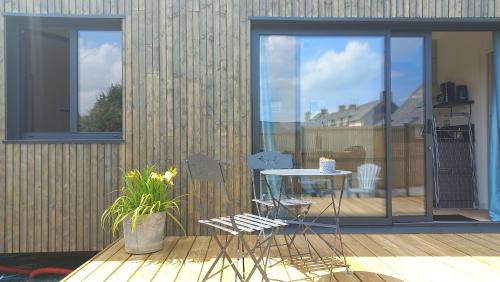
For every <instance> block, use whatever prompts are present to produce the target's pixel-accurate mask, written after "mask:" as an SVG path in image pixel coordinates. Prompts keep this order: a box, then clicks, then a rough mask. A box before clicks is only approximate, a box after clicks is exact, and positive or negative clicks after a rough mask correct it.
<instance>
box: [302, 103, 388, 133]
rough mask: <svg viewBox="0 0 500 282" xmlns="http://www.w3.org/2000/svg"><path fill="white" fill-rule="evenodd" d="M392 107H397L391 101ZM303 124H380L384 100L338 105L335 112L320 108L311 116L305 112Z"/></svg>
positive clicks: (327, 125) (338, 125)
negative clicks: (319, 110)
mask: <svg viewBox="0 0 500 282" xmlns="http://www.w3.org/2000/svg"><path fill="white" fill-rule="evenodd" d="M392 109H393V110H395V109H397V106H396V105H395V104H394V103H393V104H392ZM305 115H306V116H305V120H306V123H305V126H312V127H315V126H317V127H363V126H371V125H378V124H382V123H383V121H384V116H385V106H384V101H383V100H382V101H380V100H377V101H373V102H369V103H366V104H361V105H355V104H351V105H348V106H346V105H340V106H339V107H338V110H337V111H336V112H329V111H328V109H321V112H319V113H317V114H315V115H314V116H312V117H311V114H310V113H306V114H305Z"/></svg>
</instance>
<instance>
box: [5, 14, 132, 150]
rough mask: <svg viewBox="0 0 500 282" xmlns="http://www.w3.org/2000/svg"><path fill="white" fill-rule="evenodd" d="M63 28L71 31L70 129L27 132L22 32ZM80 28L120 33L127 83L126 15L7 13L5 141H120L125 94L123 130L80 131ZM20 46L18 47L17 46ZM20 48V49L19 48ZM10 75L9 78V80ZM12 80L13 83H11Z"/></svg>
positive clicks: (81, 29) (121, 140)
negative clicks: (124, 19) (75, 15)
mask: <svg viewBox="0 0 500 282" xmlns="http://www.w3.org/2000/svg"><path fill="white" fill-rule="evenodd" d="M61 26H62V27H64V28H67V29H68V30H69V31H70V34H71V35H70V47H69V48H70V58H69V61H70V81H69V84H70V91H69V95H70V102H69V103H70V104H69V106H70V107H69V110H70V117H69V119H70V120H69V123H70V127H69V131H67V132H28V131H26V130H25V118H26V114H27V111H28V110H27V109H26V106H25V99H26V97H27V94H26V92H25V89H24V87H23V84H24V83H23V80H24V78H23V76H24V71H25V67H26V66H25V59H26V58H25V57H24V56H23V54H24V52H23V51H24V50H23V49H24V48H22V46H23V45H24V44H22V40H23V38H22V31H23V30H25V29H30V28H31V29H33V28H34V27H36V29H37V30H40V29H42V30H43V28H44V27H45V28H50V27H61ZM81 31H110V32H112V31H119V32H121V48H122V50H121V60H122V78H121V81H122V85H124V84H125V83H124V80H125V76H124V73H123V72H124V48H125V47H124V45H125V41H124V33H123V17H121V16H117V17H107V16H106V17H92V16H90V17H38V16H30V15H15V16H12V15H7V16H6V37H5V39H4V40H5V43H6V44H5V45H6V47H7V48H6V50H5V52H6V54H9V56H6V57H7V60H6V68H5V72H6V77H7V78H8V79H7V81H6V84H7V88H6V90H7V93H6V99H7V105H8V107H9V109H12V110H10V111H9V110H6V123H7V124H6V129H7V130H6V135H5V140H4V141H3V143H121V142H123V141H124V140H123V136H124V135H123V130H124V124H125V123H124V120H125V118H124V107H123V105H124V103H123V102H124V101H125V99H124V95H123V94H124V93H122V109H121V111H122V130H121V131H119V132H79V131H78V87H79V81H78V68H79V65H78V59H79V58H78V52H79V48H78V40H79V38H78V34H79V32H81ZM16 47H17V48H16ZM17 50H19V51H17ZM9 78H10V79H9ZM9 81H10V83H8V82H9Z"/></svg>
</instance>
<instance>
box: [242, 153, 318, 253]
mask: <svg viewBox="0 0 500 282" xmlns="http://www.w3.org/2000/svg"><path fill="white" fill-rule="evenodd" d="M247 167H248V169H249V170H250V175H251V176H252V177H251V183H252V189H253V194H254V195H253V196H254V199H253V201H254V202H255V205H256V208H257V212H258V214H259V215H260V216H265V217H268V218H276V217H277V216H279V214H280V210H282V209H284V210H285V211H286V212H287V213H290V214H292V219H291V220H285V222H287V223H291V224H295V225H298V226H299V228H298V229H297V231H296V232H293V233H292V235H290V234H288V233H286V232H283V235H284V239H285V245H286V247H287V250H288V255H289V257H290V259H291V260H293V255H292V252H291V250H290V249H291V247H292V245H293V246H295V244H294V242H295V239H296V237H297V235H298V230H303V229H304V228H305V226H303V224H302V223H303V222H304V219H305V216H306V215H307V214H308V212H309V210H310V208H311V206H312V204H313V203H312V202H310V201H304V200H301V199H296V198H294V197H290V195H289V194H288V193H287V192H286V190H285V189H284V188H285V185H284V184H285V179H284V178H282V179H281V181H280V182H281V183H280V187H279V193H278V194H279V195H275V193H274V192H273V189H271V185H270V183H269V179H268V178H267V177H264V180H265V185H264V186H265V187H266V191H267V193H268V194H269V195H270V200H261V199H260V198H259V197H258V196H257V185H256V183H255V180H254V178H255V172H256V171H261V170H266V169H289V168H293V162H292V156H291V155H287V154H283V153H281V152H275V151H270V152H259V153H256V154H253V155H250V156H248V157H247ZM290 180H293V179H292V178H290ZM284 190H285V191H284ZM283 191H284V193H283ZM292 192H294V191H292ZM283 194H284V197H283ZM262 207H265V208H266V213H265V214H263V212H262V211H261V208H262ZM271 211H273V212H274V213H275V214H274V215H273V214H272V213H271ZM283 231H284V230H283ZM303 235H304V238H305V240H306V241H307V242H308V244H307V246H308V252H309V254H312V252H311V248H310V244H309V241H308V239H307V237H306V236H305V233H303ZM275 246H279V244H278V243H277V242H275ZM296 249H297V250H298V248H296ZM299 255H302V254H299Z"/></svg>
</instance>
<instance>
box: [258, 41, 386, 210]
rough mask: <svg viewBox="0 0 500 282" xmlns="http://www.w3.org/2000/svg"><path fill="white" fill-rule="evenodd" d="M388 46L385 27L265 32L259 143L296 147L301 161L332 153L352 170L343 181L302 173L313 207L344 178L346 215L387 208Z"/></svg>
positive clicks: (299, 185)
mask: <svg viewBox="0 0 500 282" xmlns="http://www.w3.org/2000/svg"><path fill="white" fill-rule="evenodd" d="M385 54H386V36H385V35H352V36H344V35H311V36H305V35H260V37H259V58H258V59H259V78H258V79H259V91H260V95H259V99H260V104H259V116H258V126H259V131H260V132H259V138H260V140H259V143H260V145H259V146H260V148H257V149H258V150H264V151H281V152H283V153H287V154H291V155H292V156H293V161H294V165H295V167H297V168H318V162H319V158H321V157H327V158H332V159H335V160H336V168H337V169H342V170H349V171H352V172H353V175H352V177H351V178H350V179H348V180H347V181H346V182H345V183H342V181H341V179H336V180H335V181H333V182H331V181H328V180H326V179H319V178H318V179H314V178H308V177H302V178H300V179H296V180H295V181H294V182H293V186H294V188H295V190H296V191H297V192H298V193H299V194H300V195H301V196H302V197H304V198H309V199H311V201H312V202H314V204H313V207H312V208H311V210H310V212H309V215H315V214H317V213H319V212H320V211H321V210H323V208H324V207H325V206H326V205H328V204H329V203H330V202H329V199H330V197H329V193H337V194H338V193H339V191H340V187H341V186H342V185H343V184H345V187H346V193H345V194H344V198H343V201H342V210H341V215H342V216H344V217H386V216H387V202H386V197H387V193H386V191H387V183H386V165H387V164H386V130H385V129H386V104H385V103H386V101H385V89H386V88H385V86H386V63H385V61H386V56H385ZM325 215H326V216H332V215H333V213H326V214H325Z"/></svg>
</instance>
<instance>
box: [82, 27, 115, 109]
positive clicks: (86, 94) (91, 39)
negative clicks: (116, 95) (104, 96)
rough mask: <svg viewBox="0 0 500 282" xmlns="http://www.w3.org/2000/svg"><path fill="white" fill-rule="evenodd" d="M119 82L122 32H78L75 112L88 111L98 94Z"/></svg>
mask: <svg viewBox="0 0 500 282" xmlns="http://www.w3.org/2000/svg"><path fill="white" fill-rule="evenodd" d="M114 83H115V84H116V83H119V84H121V83H122V32H121V31H79V32H78V113H79V114H80V115H86V114H88V112H89V110H91V109H92V107H93V106H94V104H95V102H96V99H97V97H98V96H99V94H100V93H102V92H104V93H106V91H107V90H108V88H109V87H110V85H111V84H114Z"/></svg>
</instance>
